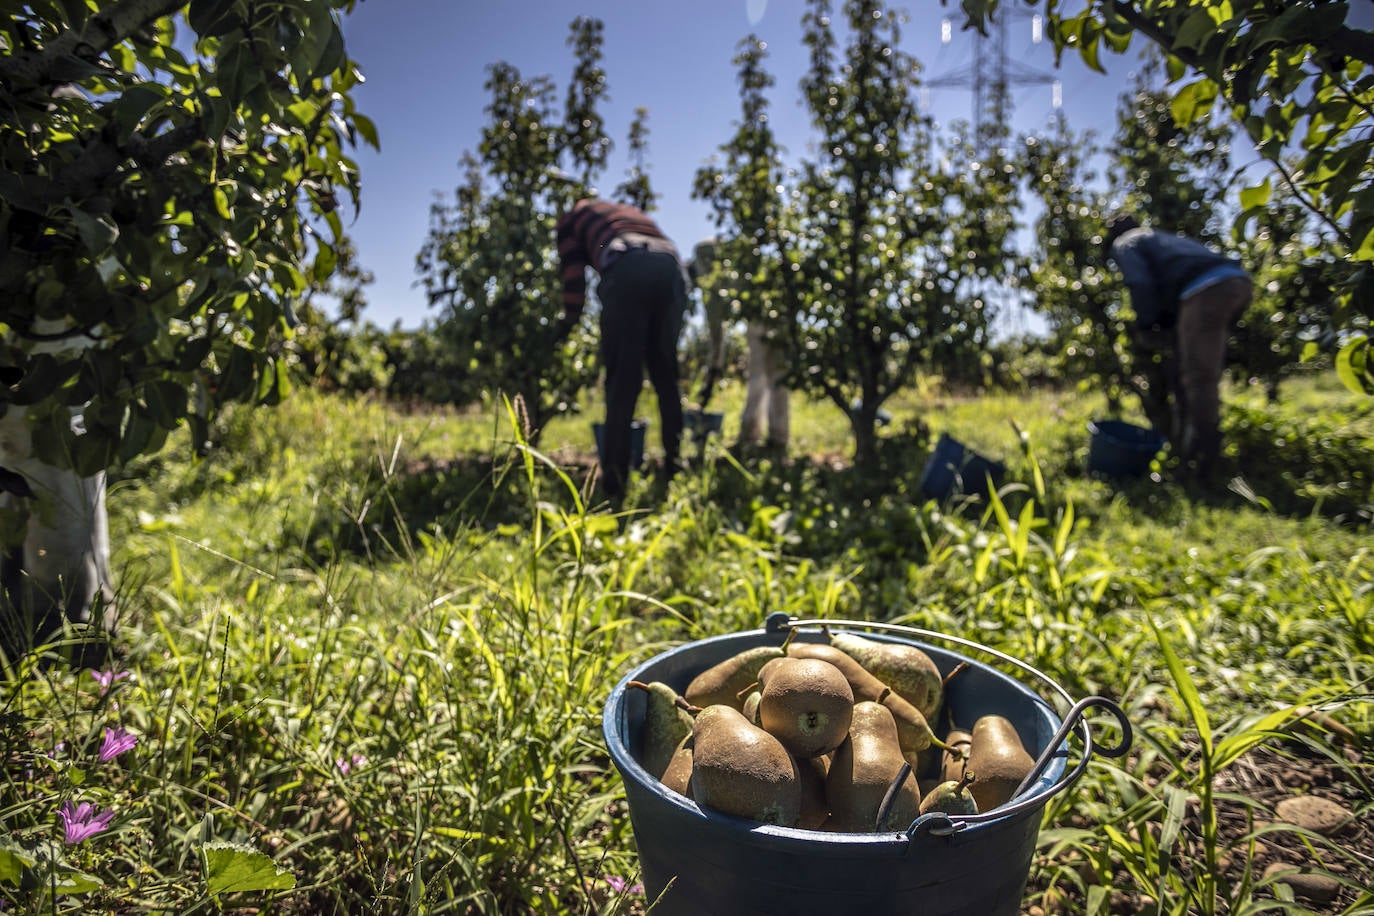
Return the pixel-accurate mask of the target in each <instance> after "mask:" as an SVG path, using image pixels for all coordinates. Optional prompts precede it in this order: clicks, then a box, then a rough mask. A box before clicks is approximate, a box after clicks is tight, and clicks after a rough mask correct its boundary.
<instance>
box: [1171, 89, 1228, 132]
mask: <svg viewBox="0 0 1374 916" xmlns="http://www.w3.org/2000/svg"><path fill="white" fill-rule="evenodd" d="M1216 97H1217V84H1216V83H1214V82H1212V81H1211V80H1209V79H1200V80H1197V81H1195V82H1192V83H1189V84H1188V85H1186V86H1184V87H1183V88H1182V89H1180V90H1179V91H1178V92H1177V93H1175V94H1174V97H1173V100H1172V101H1170V102H1169V111H1170V113H1171V114H1173V116H1174V123H1175V124H1177V125H1178V126H1179V127H1187V126H1188V125H1189V124H1191V123H1193V122H1194V121H1196V120H1197V119H1198V118H1199V117H1201V116H1203V115H1205V114H1207V112H1209V111H1211V110H1212V103H1213V102H1214V101H1215V100H1216Z"/></svg>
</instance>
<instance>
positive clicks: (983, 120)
mask: <svg viewBox="0 0 1374 916" xmlns="http://www.w3.org/2000/svg"><path fill="white" fill-rule="evenodd" d="M1003 13H1006V14H1007V15H1005V16H1004V15H1002V14H1003ZM1017 18H1020V19H1026V18H1029V19H1030V20H1031V41H1032V42H1033V43H1035V44H1039V42H1040V40H1041V38H1042V37H1043V20H1042V19H1041V17H1040V15H1039V14H1038V13H1029V12H1027V11H1024V10H1011V9H1007V8H1006V7H1002V8H1000V9H999V10H998V14H997V15H996V16H993V17H989V19H988V25H989V28H988V30H987V32H986V33H983V32H978V31H974V33H973V61H972V63H970V64H967V65H965V66H963V67H959V68H956V69H954V70H950V71H949V72H947V73H944V74H941V75H939V76H935V77H932V78H931V79H929V80H926V83H925V85H926V87H928V88H934V89H941V88H949V87H952V88H963V89H970V90H972V92H973V125H974V132H975V135H976V136H978V137H987V136H989V132H988V131H986V130H984V128H986V127H996V128H998V130H997V131H996V135H997V136H1005V135H1006V133H1007V131H1008V128H1009V126H1010V120H1011V111H1010V98H1011V96H1010V90H1011V87H1012V86H1050V87H1051V93H1052V104H1053V106H1054V107H1055V108H1059V107H1060V106H1061V105H1062V103H1063V95H1062V92H1063V90H1062V88H1061V84H1060V82H1059V80H1058V79H1057V78H1056V77H1055V76H1053V75H1052V74H1049V73H1045V72H1043V71H1040V70H1036V69H1034V68H1032V67H1028V66H1026V65H1025V64H1023V63H1021V62H1020V61H1017V60H1013V59H1012V57H1011V55H1010V54H1009V53H1008V52H1007V35H1008V25H1009V23H1010V21H1011V20H1012V19H1017ZM953 31H954V30H953V24H952V21H951V20H950V19H949V18H946V19H944V20H943V21H942V22H941V24H940V41H941V43H943V44H949V43H950V42H951V41H952V40H953Z"/></svg>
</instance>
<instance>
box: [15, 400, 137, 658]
mask: <svg viewBox="0 0 1374 916" xmlns="http://www.w3.org/2000/svg"><path fill="white" fill-rule="evenodd" d="M24 419H25V412H24V411H23V410H21V409H16V408H10V409H9V410H8V411H7V412H5V413H4V414H3V415H0V468H4V469H5V470H6V471H8V472H9V473H8V474H6V475H3V477H4V480H5V481H7V486H6V487H5V490H6V492H4V493H3V494H0V518H3V519H5V520H6V522H7V527H8V528H9V530H8V531H7V532H6V534H8V535H13V536H11V537H3V547H0V651H3V652H4V654H5V656H6V657H8V658H9V659H11V660H14V659H16V658H18V657H19V656H20V655H22V654H25V653H27V652H29V651H31V650H32V649H34V648H36V647H38V646H41V645H43V644H44V643H45V642H48V641H49V640H50V639H51V638H52V637H53V636H54V635H56V634H57V632H58V631H59V630H60V629H61V627H62V624H63V622H64V621H67V622H70V623H75V624H97V625H99V626H100V627H102V628H103V627H108V626H109V625H111V624H112V622H113V614H112V610H113V609H112V601H113V591H112V588H111V576H110V538H109V520H108V517H107V516H106V512H105V474H104V472H101V473H99V474H96V475H93V476H91V477H84V478H83V477H79V476H78V475H77V474H76V472H75V471H72V470H69V469H64V468H60V467H55V466H53V465H51V464H48V463H46V462H44V461H42V460H40V459H39V458H38V457H37V456H35V455H34V454H33V453H32V442H31V441H30V438H29V433H28V428H27V426H26V425H25V422H24ZM73 422H75V423H79V422H80V416H79V415H77V416H74V417H73ZM15 520H20V521H19V523H18V524H17V525H16V524H14V522H15ZM20 534H22V539H21V538H20V537H19V535H20ZM97 642H99V641H97ZM89 659H90V656H87V660H88V661H89Z"/></svg>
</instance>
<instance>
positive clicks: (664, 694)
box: [628, 681, 692, 777]
mask: <svg viewBox="0 0 1374 916" xmlns="http://www.w3.org/2000/svg"><path fill="white" fill-rule="evenodd" d="M628 686H630V687H634V688H636V689H639V690H642V691H644V693H645V695H646V699H645V705H644V730H643V739H644V741H643V745H642V747H641V749H640V757H639V762H640V763H641V764H642V765H643V767H644V769H646V770H648V771H649V772H650V773H653V774H654V775H655V776H657V777H662V776H663V771H664V769H665V768H666V767H667V766H668V761H669V760H671V759H672V757H673V753H674V752H675V751H676V750H677V746H678V744H679V743H680V742H681V741H682V739H683V738H685V737H687V736H688V735H690V734H691V733H692V715H691V712H690V711H689V706H688V704H687V702H686V701H685V700H683V699H682V698H681V697H679V696H678V695H677V691H676V690H674V689H673V688H672V687H670V686H669V685H667V684H665V683H664V682H662V681H650V682H649V683H647V684H646V683H645V682H643V681H630V683H629V685H628Z"/></svg>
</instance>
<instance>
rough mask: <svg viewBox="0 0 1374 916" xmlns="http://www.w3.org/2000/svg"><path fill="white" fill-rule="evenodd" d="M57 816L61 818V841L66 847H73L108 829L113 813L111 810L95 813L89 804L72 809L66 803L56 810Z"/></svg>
mask: <svg viewBox="0 0 1374 916" xmlns="http://www.w3.org/2000/svg"><path fill="white" fill-rule="evenodd" d="M57 816H58V817H60V818H62V833H63V839H64V840H65V841H66V842H67V844H68V845H73V844H76V843H80V842H81V841H83V840H87V839H90V838H91V837H93V836H95V835H96V834H97V833H101V832H103V831H105V830H106V829H108V828H109V826H110V821H112V820H113V819H114V816H115V813H114V810H113V809H111V810H109V811H99V812H97V811H96V810H95V805H93V804H91V803H90V802H82V803H81V804H79V805H76V806H74V807H73V805H72V803H71V802H69V801H67V802H63V803H62V807H61V808H60V809H58V812H57Z"/></svg>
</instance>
